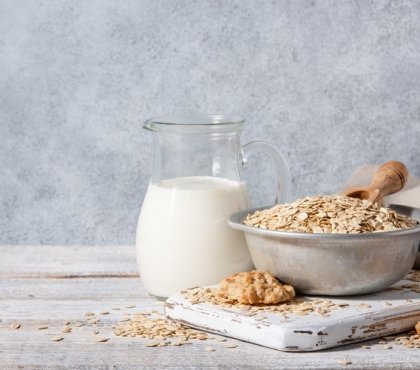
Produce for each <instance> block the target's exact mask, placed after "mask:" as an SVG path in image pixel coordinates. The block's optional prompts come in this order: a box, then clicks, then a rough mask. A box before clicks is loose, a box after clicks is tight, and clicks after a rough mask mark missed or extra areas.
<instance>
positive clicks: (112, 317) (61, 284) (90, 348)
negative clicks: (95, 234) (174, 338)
mask: <svg viewBox="0 0 420 370" xmlns="http://www.w3.org/2000/svg"><path fill="white" fill-rule="evenodd" d="M38 248H39V247H32V250H31V248H30V247H23V249H24V251H25V253H26V255H29V256H33V255H34V254H37V253H39V249H38ZM67 248H68V247H59V246H54V247H51V249H54V251H55V256H54V258H50V257H49V256H45V258H44V261H46V260H50V261H51V265H50V266H48V263H46V262H45V263H44V264H43V267H42V269H39V268H38V269H37V266H36V264H37V261H39V260H40V259H42V256H40V255H39V256H38V257H39V258H38V259H34V260H33V261H30V260H25V259H22V261H23V262H24V264H25V266H27V268H28V271H29V273H28V274H27V275H25V271H24V270H23V269H20V270H19V274H20V276H21V278H14V277H10V278H8V277H5V276H4V275H2V276H3V277H2V278H1V279H0V344H1V345H0V368H1V369H16V368H19V367H20V368H24V369H41V368H42V369H57V368H77V369H79V368H89V369H139V368H148V369H149V368H150V369H158V368H159V369H160V368H171V369H185V368H190V369H191V368H225V369H232V368H247V369H274V368H275V369H278V368H287V369H298V368H299V369H313V368H319V369H342V368H343V366H342V365H341V364H340V362H339V361H340V360H343V359H347V360H349V361H351V362H352V363H351V364H350V365H348V366H345V368H346V369H377V368H381V369H417V368H418V364H419V363H420V351H419V350H418V349H417V350H416V349H408V348H405V347H402V346H396V345H394V346H393V348H392V349H384V348H383V346H382V345H381V344H379V343H378V341H379V340H373V341H368V342H363V343H360V344H354V345H348V346H343V347H341V348H339V349H332V350H326V351H322V352H316V353H315V352H314V353H285V352H280V351H275V350H271V349H267V348H264V347H260V346H256V345H253V344H249V343H245V342H240V341H234V340H229V341H234V342H235V343H238V347H237V348H232V349H228V348H225V347H224V346H223V343H222V342H218V341H217V340H208V341H197V342H194V343H193V344H189V345H185V346H182V347H161V348H149V347H145V346H144V344H145V343H146V340H144V339H138V338H120V337H115V336H114V335H113V334H112V326H113V325H115V323H116V322H117V320H118V318H119V317H120V316H121V315H122V314H123V313H124V312H140V311H146V310H162V309H163V306H162V303H161V302H158V301H156V300H154V299H153V298H151V297H149V296H148V295H147V293H146V292H145V290H144V287H143V285H142V283H141V281H140V279H139V278H138V277H130V276H127V275H126V273H125V272H123V273H122V277H108V276H109V275H112V274H115V271H116V269H115V266H112V261H111V260H110V261H108V262H106V261H103V260H102V258H103V256H104V255H105V254H104V253H101V248H102V247H100V248H99V247H98V248H96V247H95V248H92V249H90V253H91V254H90V260H91V264H94V263H95V261H98V264H99V265H101V266H102V270H101V269H100V268H99V267H92V266H91V268H90V271H94V272H95V274H97V277H87V275H86V271H85V270H83V269H84V268H85V266H87V264H86V262H85V261H86V260H85V259H84V258H81V257H80V258H79V257H78V256H77V254H78V253H80V254H81V255H82V256H84V255H85V251H84V250H83V251H81V250H80V249H79V248H74V249H73V252H74V254H75V255H76V256H75V257H76V258H75V260H79V261H82V262H81V263H80V265H79V269H80V271H79V274H81V276H82V277H80V278H71V279H69V278H66V276H67V275H65V274H63V275H59V278H51V279H49V278H29V277H28V276H30V275H31V274H38V276H40V275H43V276H45V275H46V273H47V272H48V270H49V269H50V271H57V269H56V267H55V266H53V263H55V262H54V261H64V260H65V258H67V257H66V256H68V250H67ZM70 248H72V247H70ZM118 248H119V247H118ZM23 249H22V250H23ZM51 249H48V248H45V249H44V250H45V251H48V253H49V252H50V251H51ZM5 250H6V251H7V249H2V250H1V251H2V254H1V256H2V257H5V258H7V259H8V260H9V261H10V260H13V256H10V253H19V248H18V247H14V248H13V249H8V252H5ZM5 253H6V254H9V255H5ZM95 253H96V255H95ZM122 255H124V252H123V253H122V254H121V255H120V260H119V261H118V260H117V262H116V265H119V266H123V265H126V266H132V267H133V266H135V260H134V261H133V255H130V253H125V256H126V257H124V258H127V259H126V260H124V258H122V257H121V256H122ZM101 256H102V257H101ZM108 256H112V254H108ZM3 261H4V260H3V258H2V262H0V263H1V266H2V267H3V266H4V263H3ZM73 263H74V265H73V267H72V269H71V270H67V271H71V272H72V273H73V272H76V273H77V263H75V262H73ZM67 266H68V265H67ZM2 271H3V272H4V270H2ZM52 275H53V276H54V274H52ZM11 276H15V274H11ZM130 304H136V307H135V308H130V309H129V308H125V306H126V305H130ZM116 307H119V308H121V310H113V308H116ZM102 310H108V311H109V312H110V314H109V315H99V314H98V313H99V311H102ZM88 311H92V312H96V313H97V314H98V315H97V317H98V318H99V319H100V321H99V322H98V324H97V327H98V330H99V331H100V332H101V334H102V335H104V336H107V337H109V338H110V341H109V342H106V343H98V342H96V341H95V338H94V335H93V334H92V330H93V329H94V327H93V326H92V324H89V323H86V321H85V317H84V313H86V312H88ZM67 320H69V321H70V322H75V321H78V322H85V323H86V325H85V326H82V327H80V328H74V329H73V331H72V333H70V334H63V333H61V330H62V326H63V324H64V322H65V321H67ZM14 322H18V323H20V324H21V325H22V327H21V328H20V329H17V330H16V329H11V328H10V325H11V324H12V323H14ZM39 325H46V326H48V329H45V330H38V329H37V328H38V326H39ZM56 335H62V336H63V337H64V340H63V341H61V342H54V341H52V338H53V337H54V336H56ZM361 345H370V346H371V349H369V350H366V349H362V348H361ZM207 347H211V348H214V349H215V351H214V352H208V351H206V348H207Z"/></svg>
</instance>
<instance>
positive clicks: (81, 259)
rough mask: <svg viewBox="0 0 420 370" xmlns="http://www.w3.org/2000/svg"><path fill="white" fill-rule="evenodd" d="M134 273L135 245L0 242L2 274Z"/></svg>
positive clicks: (59, 275)
mask: <svg viewBox="0 0 420 370" xmlns="http://www.w3.org/2000/svg"><path fill="white" fill-rule="evenodd" d="M96 276H115V277H126V276H130V277H134V276H138V268H137V264H136V251H135V247H134V246H131V245H130V246H128V245H118V246H116V245H102V246H61V247H60V246H55V245H37V246H16V245H2V246H0V278H2V277H9V278H10V277H25V278H39V277H56V278H71V277H96Z"/></svg>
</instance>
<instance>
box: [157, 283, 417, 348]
mask: <svg viewBox="0 0 420 370" xmlns="http://www.w3.org/2000/svg"><path fill="white" fill-rule="evenodd" d="M298 299H302V300H319V297H309V296H306V297H303V296H302V297H298ZM323 299H328V300H330V301H331V303H332V304H336V305H340V307H339V308H337V309H334V310H332V311H331V312H329V313H328V316H321V315H320V314H319V313H316V312H310V313H309V314H307V315H305V316H299V315H297V314H290V313H288V314H287V317H284V316H283V315H282V314H281V313H279V312H269V311H257V312H256V313H252V312H250V310H246V309H244V308H236V307H224V306H219V305H214V304H211V303H197V304H192V303H191V302H189V301H188V300H186V299H185V297H184V296H183V294H181V293H178V294H175V295H173V296H171V297H170V298H169V299H168V300H167V301H166V305H165V314H166V316H167V317H169V318H171V319H174V320H177V321H180V322H182V323H183V324H185V325H188V326H191V327H194V328H198V329H202V330H205V331H209V332H213V333H217V334H221V335H225V336H228V337H232V338H236V339H240V340H244V341H247V342H251V343H255V344H259V345H261V346H265V347H269V348H273V349H277V350H281V351H318V350H322V349H326V348H330V347H335V346H341V345H345V344H348V343H354V342H359V341H363V340H367V339H372V338H377V337H381V336H385V335H391V334H395V333H398V332H401V331H404V330H407V329H410V328H413V327H414V325H415V323H416V322H417V321H419V320H420V283H416V282H413V281H410V280H401V281H400V282H399V283H397V284H395V285H393V287H392V288H391V289H388V290H386V291H383V292H379V293H376V294H369V295H362V296H353V297H338V298H336V297H323ZM346 304H347V305H346Z"/></svg>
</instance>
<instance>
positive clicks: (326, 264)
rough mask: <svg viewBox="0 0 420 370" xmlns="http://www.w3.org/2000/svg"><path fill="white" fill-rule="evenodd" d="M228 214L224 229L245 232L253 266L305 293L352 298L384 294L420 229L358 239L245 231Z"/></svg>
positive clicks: (408, 264)
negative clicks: (352, 296) (374, 293)
mask: <svg viewBox="0 0 420 370" xmlns="http://www.w3.org/2000/svg"><path fill="white" fill-rule="evenodd" d="M266 208H269V207H261V208H255V209H250V210H245V211H241V212H238V213H235V214H233V215H232V216H231V217H230V219H229V221H228V222H229V225H230V226H231V227H232V228H234V229H237V230H241V231H243V232H244V233H245V238H246V241H247V244H248V248H249V252H250V254H251V258H252V261H253V262H254V265H255V267H256V268H257V269H258V270H263V271H268V272H271V273H272V274H273V275H275V276H276V277H277V278H278V279H280V280H281V281H283V282H285V283H288V284H291V285H293V286H294V287H295V288H296V290H298V291H299V292H301V293H305V294H317V295H318V294H319V295H354V294H364V293H373V292H377V291H379V290H382V289H385V288H387V287H389V286H390V285H392V284H394V283H396V282H397V281H399V280H400V279H402V278H403V277H404V276H405V275H406V274H407V273H408V272H409V271H410V269H411V268H412V267H413V264H414V261H415V259H416V254H417V251H418V246H419V242H420V226H417V227H414V228H410V229H404V230H397V231H386V232H375V233H363V234H325V233H324V234H309V233H300V232H287V231H271V230H264V229H259V228H256V227H252V226H247V225H245V224H244V223H243V220H244V219H245V217H246V215H248V214H249V213H252V212H255V211H256V210H261V209H266Z"/></svg>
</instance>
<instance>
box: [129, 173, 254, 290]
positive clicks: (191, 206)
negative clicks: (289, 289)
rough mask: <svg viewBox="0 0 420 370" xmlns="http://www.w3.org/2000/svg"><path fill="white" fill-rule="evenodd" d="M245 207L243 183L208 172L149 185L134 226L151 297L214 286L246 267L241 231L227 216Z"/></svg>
mask: <svg viewBox="0 0 420 370" xmlns="http://www.w3.org/2000/svg"><path fill="white" fill-rule="evenodd" d="M246 208H249V199H248V194H247V191H246V187H245V184H244V183H243V182H236V181H232V180H228V179H225V178H218V177H211V176H193V177H181V178H174V179H169V180H162V181H160V182H159V183H158V184H153V183H151V184H150V185H149V187H148V189H147V193H146V197H145V199H144V203H143V206H142V210H141V213H140V217H139V222H138V226H137V240H136V244H137V260H138V264H139V268H140V276H141V278H142V280H143V282H144V285H145V287H146V289H147V291H148V292H149V293H151V294H153V295H155V296H157V297H168V296H169V295H171V294H172V293H175V292H178V291H180V290H182V289H185V288H190V287H193V286H206V285H210V284H216V283H218V282H219V281H220V280H222V279H223V278H225V277H226V276H228V275H230V274H232V273H233V272H239V271H246V270H249V269H251V268H252V262H251V259H250V255H249V252H248V249H247V246H246V242H245V238H244V235H243V233H242V232H240V231H236V230H233V229H231V228H230V227H229V226H228V224H227V219H228V217H229V216H230V215H231V214H232V213H235V212H237V211H240V210H243V209H246Z"/></svg>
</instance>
